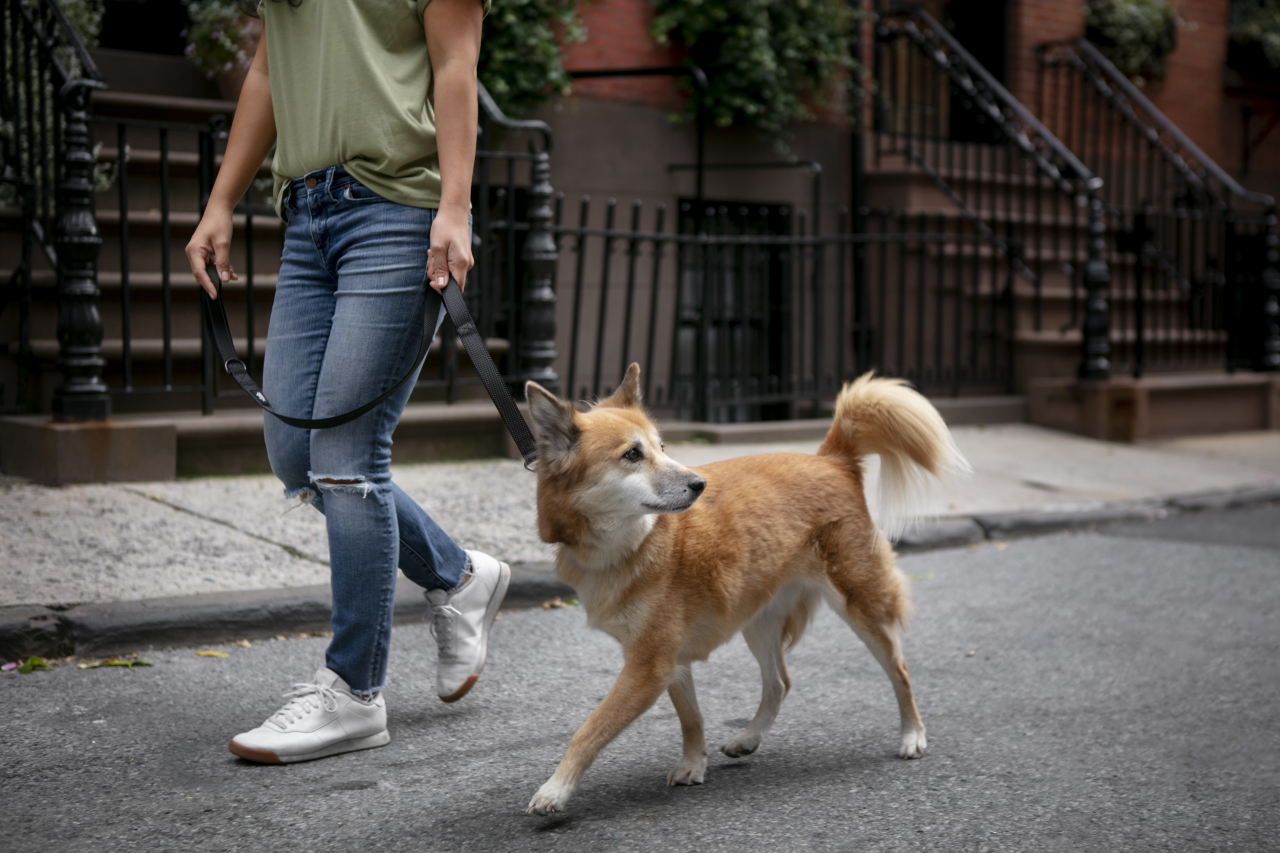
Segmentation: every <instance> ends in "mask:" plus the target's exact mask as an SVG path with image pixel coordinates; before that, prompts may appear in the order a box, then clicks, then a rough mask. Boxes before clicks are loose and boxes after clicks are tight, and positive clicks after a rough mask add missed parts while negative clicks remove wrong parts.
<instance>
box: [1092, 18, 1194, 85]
mask: <svg viewBox="0 0 1280 853" xmlns="http://www.w3.org/2000/svg"><path fill="white" fill-rule="evenodd" d="M1178 23H1179V20H1178V16H1177V14H1176V13H1175V12H1174V11H1173V8H1172V7H1171V6H1170V5H1169V3H1168V2H1167V0H1089V5H1088V7H1087V8H1086V11H1085V26H1086V33H1085V35H1086V37H1087V38H1088V39H1089V40H1090V41H1091V42H1093V43H1094V44H1096V45H1097V46H1098V49H1099V50H1101V51H1102V52H1103V54H1105V55H1106V57H1107V58H1108V59H1110V60H1111V62H1112V64H1114V65H1115V66H1116V68H1118V69H1119V70H1120V72H1121V73H1123V74H1125V75H1126V76H1128V77H1132V78H1134V82H1136V83H1139V84H1141V83H1142V82H1143V80H1144V78H1150V79H1155V80H1160V79H1163V78H1164V74H1165V67H1164V58H1165V56H1166V55H1167V54H1168V53H1170V52H1171V51H1172V50H1173V48H1174V46H1175V45H1176V43H1177V26H1178Z"/></svg>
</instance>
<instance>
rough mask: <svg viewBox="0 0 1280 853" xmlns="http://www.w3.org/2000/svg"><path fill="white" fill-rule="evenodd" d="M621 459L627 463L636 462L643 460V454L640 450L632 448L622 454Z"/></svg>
mask: <svg viewBox="0 0 1280 853" xmlns="http://www.w3.org/2000/svg"><path fill="white" fill-rule="evenodd" d="M622 458H623V459H625V460H627V461H628V462H638V461H639V460H641V459H643V458H644V454H643V453H641V452H640V448H638V447H633V448H631V449H630V450H628V451H627V452H626V453H624V454H622Z"/></svg>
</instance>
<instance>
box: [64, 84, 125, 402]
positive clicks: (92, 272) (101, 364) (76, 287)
mask: <svg viewBox="0 0 1280 853" xmlns="http://www.w3.org/2000/svg"><path fill="white" fill-rule="evenodd" d="M92 85H93V81H89V80H73V81H71V83H70V84H68V86H67V88H66V90H65V91H64V95H63V98H64V99H65V101H64V109H65V110H66V121H67V125H66V131H65V142H66V153H65V155H64V157H65V160H64V166H63V175H64V180H63V182H62V185H61V186H60V187H59V190H60V191H61V195H62V206H61V207H62V209H61V210H60V211H59V213H58V221H57V225H56V227H55V229H54V235H55V236H54V241H55V245H56V246H57V252H58V326H57V335H58V368H59V369H60V370H61V371H62V384H61V385H59V386H58V387H57V388H56V389H55V390H54V392H53V418H54V420H56V421H98V420H106V419H107V418H109V417H111V397H110V395H109V394H108V393H107V386H106V384H105V383H104V382H103V381H102V371H103V369H104V368H105V367H106V361H105V360H104V359H103V357H102V315H101V314H100V313H99V311H98V296H99V290H98V252H99V251H100V250H101V248H102V236H101V235H100V234H99V233H98V223H97V221H96V220H95V219H94V215H93V165H94V156H93V152H92V151H91V150H90V147H89V125H88V110H89V98H90V95H91V93H92V89H91V86H92Z"/></svg>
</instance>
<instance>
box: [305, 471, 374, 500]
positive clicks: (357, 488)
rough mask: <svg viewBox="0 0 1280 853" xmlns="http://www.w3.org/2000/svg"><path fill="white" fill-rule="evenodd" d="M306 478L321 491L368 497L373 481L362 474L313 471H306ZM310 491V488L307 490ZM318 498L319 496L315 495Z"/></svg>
mask: <svg viewBox="0 0 1280 853" xmlns="http://www.w3.org/2000/svg"><path fill="white" fill-rule="evenodd" d="M307 478H308V479H309V480H311V482H312V483H313V484H314V485H315V487H316V489H318V490H319V491H322V492H340V493H345V494H355V495H360V497H362V498H367V497H369V492H371V491H372V490H373V483H371V482H369V478H368V477H366V476H364V475H363V474H345V475H341V476H339V475H333V474H317V473H316V472H314V471H308V472H307ZM308 491H310V490H308ZM316 499H317V500H319V496H318V495H317V496H316Z"/></svg>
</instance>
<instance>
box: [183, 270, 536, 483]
mask: <svg viewBox="0 0 1280 853" xmlns="http://www.w3.org/2000/svg"><path fill="white" fill-rule="evenodd" d="M205 272H206V273H207V274H208V276H209V280H210V281H212V282H213V284H214V287H216V288H217V290H218V298H217V299H210V298H209V294H208V293H206V292H205V291H204V289H203V288H201V290H200V296H201V300H202V301H203V302H204V307H205V314H204V316H205V326H206V328H207V329H208V330H209V336H210V337H211V338H212V340H213V346H214V348H215V349H216V350H217V351H218V360H219V361H221V362H222V367H223V369H224V370H226V371H227V373H228V374H230V376H231V378H232V379H234V380H235V381H236V384H237V385H239V386H240V387H241V388H242V389H243V390H244V392H245V393H246V394H248V395H249V396H250V397H251V398H253V401H254V402H255V403H257V404H258V405H259V406H260V407H262V410H263V411H264V412H266V413H267V414H269V415H272V416H274V417H276V418H278V419H280V420H281V421H283V422H284V423H286V424H288V425H289V426H293V427H299V428H301V429H329V428H331V427H336V426H341V425H342V424H345V423H350V422H351V421H353V420H355V419H356V418H358V417H360V416H361V415H363V414H365V413H366V412H369V411H371V410H372V409H373V408H374V407H375V406H377V405H378V404H380V403H382V402H384V401H385V400H386V399H387V398H388V397H390V396H391V395H392V394H394V393H395V392H396V390H397V389H398V388H399V387H400V386H402V385H404V383H406V382H408V381H409V377H411V376H414V375H416V374H417V372H418V369H419V368H420V367H421V366H422V363H423V362H424V361H426V359H427V351H428V350H429V349H430V348H431V339H432V338H433V337H434V336H435V320H436V317H438V316H439V314H440V301H441V298H442V297H441V294H440V293H439V291H437V290H436V289H435V288H434V287H431V286H428V287H427V293H426V299H425V302H426V305H425V306H424V310H423V312H422V344H421V345H420V346H419V347H418V357H417V358H416V359H414V363H413V367H411V368H409V372H408V373H406V374H405V375H404V376H402V377H400V380H399V381H398V382H396V384H394V385H392V386H391V387H390V388H388V389H387V390H386V391H384V392H383V393H382V394H380V395H379V396H377V397H376V398H374V399H372V400H370V401H369V402H367V403H365V404H364V405H363V406H360V407H358V408H355V409H352V410H351V411H349V412H344V413H343V414H341V415H334V416H333V417H329V418H295V417H291V416H289V415H282V414H280V413H279V412H277V411H276V410H275V409H274V408H272V406H271V401H269V400H268V399H267V395H266V394H263V393H262V389H261V388H260V387H258V383H257V382H255V381H253V377H252V376H250V375H249V369H248V368H247V367H246V366H245V363H244V362H243V361H241V360H240V359H239V357H237V356H236V345H235V342H234V341H233V340H232V338H231V326H230V324H229V323H228V322H227V312H226V309H225V308H224V307H223V304H222V281H221V280H220V279H219V277H218V271H217V269H216V268H215V267H214V266H213V265H212V264H211V265H209V266H208V267H206V269H205ZM443 300H444V310H445V311H446V312H447V313H448V315H449V319H450V320H452V321H453V326H454V328H455V329H457V331H458V337H460V338H461V339H462V345H463V347H465V348H466V350H467V355H468V356H469V357H470V358H471V363H472V365H474V366H475V368H476V371H477V372H478V373H479V374H480V379H481V381H482V382H484V387H485V390H487V391H488V392H489V396H490V397H492V398H493V403H494V405H495V406H497V408H498V414H499V415H501V416H502V422H503V423H504V424H506V427H507V431H508V432H510V433H511V437H512V438H513V439H514V440H515V443H516V447H518V448H519V449H520V455H521V456H523V457H524V465H525V467H526V468H528V467H530V466H531V465H532V464H533V462H534V460H535V459H537V458H538V446H537V442H535V441H534V438H533V433H531V432H530V431H529V425H528V424H527V423H525V420H524V417H523V416H522V415H521V414H520V410H519V409H518V408H516V403H515V400H513V399H511V394H510V393H509V392H508V391H507V386H506V384H505V383H504V382H503V381H502V374H501V373H499V372H498V368H497V366H496V365H495V364H494V363H493V358H492V357H490V355H489V350H488V349H487V348H486V347H485V345H484V339H483V338H482V337H480V330H479V329H477V328H476V324H475V321H474V320H472V319H471V312H470V311H468V310H467V303H466V301H465V300H463V298H462V291H461V290H460V289H459V288H458V282H457V281H456V280H454V278H453V276H450V277H449V284H448V286H447V287H446V288H445V290H444V295H443Z"/></svg>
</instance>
